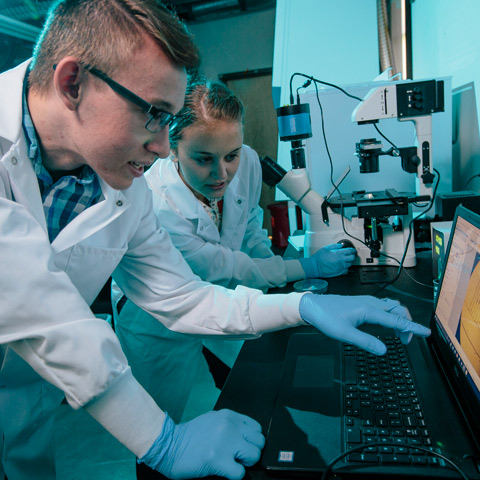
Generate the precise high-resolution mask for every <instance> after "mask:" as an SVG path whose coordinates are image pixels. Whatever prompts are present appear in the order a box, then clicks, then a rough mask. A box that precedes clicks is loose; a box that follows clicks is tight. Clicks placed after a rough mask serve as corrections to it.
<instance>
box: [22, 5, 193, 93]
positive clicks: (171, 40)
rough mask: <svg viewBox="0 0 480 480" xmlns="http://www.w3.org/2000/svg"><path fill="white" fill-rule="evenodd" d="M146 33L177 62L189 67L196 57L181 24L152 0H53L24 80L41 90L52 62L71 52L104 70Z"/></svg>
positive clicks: (119, 62) (121, 59)
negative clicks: (29, 70) (27, 77)
mask: <svg viewBox="0 0 480 480" xmlns="http://www.w3.org/2000/svg"><path fill="white" fill-rule="evenodd" d="M145 33H147V34H148V35H150V36H151V37H152V38H153V39H154V40H155V41H156V43H157V44H158V45H159V46H160V47H161V48H162V49H163V51H164V52H165V54H166V55H167V56H168V57H169V58H170V59H171V60H172V62H174V63H175V64H176V65H177V66H180V67H184V68H185V69H186V71H187V72H194V71H196V69H197V68H198V66H199V63H200V56H199V53H198V49H197V47H196V45H195V44H194V42H193V38H192V36H191V35H190V34H189V33H188V31H187V29H186V27H185V25H184V24H183V23H182V22H181V21H180V19H179V18H178V17H177V16H176V15H175V14H174V13H173V12H172V11H170V10H168V9H167V8H166V7H165V6H164V5H163V4H162V3H161V2H159V1H157V0H57V1H56V2H54V4H53V5H52V7H51V8H50V10H49V14H48V16H47V19H46V21H45V25H44V27H43V30H42V33H41V34H40V37H39V39H38V41H37V44H36V46H35V49H34V54H33V62H32V64H31V72H30V75H29V85H30V87H31V88H32V89H36V90H37V91H44V90H46V88H47V87H48V86H49V85H50V82H51V79H52V71H53V65H54V64H56V63H58V62H59V61H60V60H61V59H62V58H64V57H66V56H69V55H72V56H74V57H76V58H77V59H78V60H79V61H80V62H81V63H83V64H85V65H87V64H88V65H92V66H95V67H97V68H99V69H101V70H102V71H104V72H105V73H107V74H108V75H111V74H112V73H114V72H115V70H116V69H117V68H119V67H121V66H122V64H123V63H124V62H125V60H127V59H128V56H129V55H130V54H131V53H132V52H133V51H134V50H135V49H136V48H137V47H138V46H139V45H141V43H142V36H143V35H144V34H145Z"/></svg>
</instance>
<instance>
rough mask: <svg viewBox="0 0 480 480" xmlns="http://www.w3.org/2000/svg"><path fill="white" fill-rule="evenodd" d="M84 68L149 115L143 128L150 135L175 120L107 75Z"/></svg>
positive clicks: (170, 114)
mask: <svg viewBox="0 0 480 480" xmlns="http://www.w3.org/2000/svg"><path fill="white" fill-rule="evenodd" d="M85 68H86V69H87V71H89V72H90V73H91V74H92V75H95V76H96V77H98V78H99V79H100V80H103V81H104V82H105V83H106V84H107V85H108V86H109V87H110V88H111V89H112V90H113V91H115V92H116V93H118V94H119V95H121V96H122V97H124V98H126V99H127V100H130V101H131V102H132V103H134V104H135V105H137V106H139V107H140V108H141V109H142V110H143V111H144V112H145V113H147V114H148V115H150V118H149V119H148V120H147V123H146V124H145V128H146V129H147V130H148V131H149V132H150V133H158V132H160V130H161V129H162V128H163V127H166V126H167V125H171V123H172V122H173V121H174V120H175V115H173V113H169V112H165V111H164V110H160V109H159V108H157V107H155V106H154V105H152V104H151V103H149V102H147V101H146V100H144V99H143V98H141V97H139V96H138V95H136V94H135V93H133V92H132V91H130V90H129V89H128V88H125V87H124V86H123V85H120V84H119V83H117V82H116V81H115V80H112V79H111V78H110V77H109V76H108V75H106V74H105V73H103V72H101V71H100V70H97V69H96V68H95V67H90V66H89V65H86V66H85Z"/></svg>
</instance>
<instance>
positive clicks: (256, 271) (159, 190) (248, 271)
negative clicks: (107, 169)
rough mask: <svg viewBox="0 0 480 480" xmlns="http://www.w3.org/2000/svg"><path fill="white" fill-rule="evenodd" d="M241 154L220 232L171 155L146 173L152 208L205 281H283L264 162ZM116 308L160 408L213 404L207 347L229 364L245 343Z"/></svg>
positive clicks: (128, 350)
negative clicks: (268, 223)
mask: <svg viewBox="0 0 480 480" xmlns="http://www.w3.org/2000/svg"><path fill="white" fill-rule="evenodd" d="M240 155H241V156H240V163H239V169H238V171H237V174H236V175H235V177H234V178H233V180H232V182H231V184H230V185H229V186H228V188H227V190H226V192H225V196H224V205H223V221H222V229H221V232H219V231H218V228H217V226H216V225H215V224H214V222H213V221H212V219H211V218H210V217H209V216H208V214H207V213H206V211H205V209H204V208H203V207H202V205H201V204H200V202H199V201H198V199H197V198H196V197H195V196H194V195H193V193H192V192H191V190H190V189H189V188H188V187H187V186H186V185H185V183H184V182H183V181H182V179H181V178H180V176H179V175H178V172H177V169H176V165H175V164H174V163H173V162H172V161H171V160H170V159H168V158H167V159H159V160H157V161H156V162H155V164H154V165H153V166H152V167H151V168H150V169H149V170H148V172H147V173H146V175H145V178H146V179H147V183H148V185H149V187H150V188H151V190H152V192H153V203H154V210H155V214H156V216H157V219H158V221H159V222H160V223H161V224H162V226H163V227H165V229H166V230H167V231H168V232H169V234H170V236H171V238H172V241H173V243H174V244H175V246H176V247H177V248H178V249H179V250H180V251H181V252H182V255H183V256H184V258H185V259H186V260H187V262H188V263H189V265H190V267H191V268H192V270H193V271H194V273H196V274H197V275H199V276H200V277H201V278H202V279H204V280H206V281H208V282H212V283H216V284H219V285H223V286H226V287H228V288H235V287H236V286H237V285H242V284H243V285H244V284H247V285H249V286H253V287H257V288H262V289H267V288H268V287H273V286H277V285H278V286H283V285H284V284H285V282H286V268H285V262H284V260H283V259H282V258H281V257H279V256H274V254H273V253H272V251H271V250H270V245H271V242H270V240H269V238H268V236H267V231H266V230H263V228H262V222H263V210H262V209H261V208H260V207H259V205H258V202H259V200H260V194H261V187H262V174H261V168H260V161H259V158H258V155H257V153H256V152H255V151H254V150H253V149H251V148H250V147H248V146H243V148H242V150H241V154H240ZM113 291H114V295H113V297H114V298H119V295H118V290H117V288H116V286H115V285H113ZM114 312H115V313H114V321H115V328H116V332H117V335H118V338H119V339H120V342H121V344H122V348H123V350H124V352H125V354H126V356H127V358H128V360H129V363H130V365H131V367H132V371H133V373H134V375H135V377H136V378H137V379H138V380H139V382H140V383H141V384H142V386H143V387H144V388H145V389H146V390H147V391H148V392H149V393H150V395H152V396H153V398H154V399H155V401H156V402H157V404H158V405H160V406H161V407H162V409H163V410H165V411H167V412H168V413H169V415H170V416H171V417H172V418H173V419H174V420H175V421H186V420H189V419H190V418H192V417H193V416H196V415H198V414H200V413H203V412H205V411H208V410H211V409H212V408H213V406H214V404H215V402H216V400H217V398H218V395H219V393H220V391H219V390H218V389H217V388H216V387H215V383H214V380H213V378H212V376H211V375H210V373H209V371H208V366H207V364H206V361H205V359H204V357H203V354H202V347H203V346H206V347H207V348H208V349H209V350H211V351H212V352H213V353H215V354H216V355H217V356H218V357H219V358H220V359H221V360H222V361H223V362H224V363H225V364H227V365H228V366H229V367H231V366H232V365H233V363H234V361H235V359H236V357H237V355H238V352H239V351H240V348H241V346H242V342H241V341H231V340H229V341H225V340H208V339H202V338H200V337H194V336H191V335H190V336H188V335H182V334H178V333H175V332H172V331H169V330H168V329H166V328H165V327H163V326H162V325H161V324H159V323H158V322H152V320H151V319H149V318H148V316H149V315H148V314H147V313H146V312H144V311H143V310H142V309H140V308H139V307H137V306H135V304H133V303H132V302H131V301H128V302H127V303H126V304H125V306H124V307H123V309H122V310H121V312H120V314H117V312H116V309H114ZM146 325H148V329H147V328H146ZM187 402H188V407H187Z"/></svg>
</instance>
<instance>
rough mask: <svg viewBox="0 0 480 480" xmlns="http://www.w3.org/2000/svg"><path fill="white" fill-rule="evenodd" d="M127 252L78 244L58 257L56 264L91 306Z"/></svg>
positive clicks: (125, 249)
mask: <svg viewBox="0 0 480 480" xmlns="http://www.w3.org/2000/svg"><path fill="white" fill-rule="evenodd" d="M126 251H127V247H126V246H125V247H124V248H105V247H96V246H92V245H85V244H77V245H74V246H73V247H72V248H71V249H69V250H67V251H64V252H61V253H59V254H57V255H56V257H55V263H56V264H57V266H58V267H59V268H62V269H63V270H65V272H66V273H67V275H68V276H69V277H70V279H71V280H72V282H73V283H74V284H75V286H76V287H77V289H78V290H79V292H80V294H81V295H82V296H83V298H84V299H85V301H86V302H87V303H88V304H89V305H91V304H92V302H93V301H94V300H95V298H96V297H97V295H98V293H99V292H100V290H101V289H102V287H103V286H104V285H105V283H106V282H107V280H108V279H109V277H110V275H111V274H112V272H113V271H114V270H115V268H116V267H117V265H118V264H119V263H120V261H121V260H122V258H123V255H124V254H125V252H126Z"/></svg>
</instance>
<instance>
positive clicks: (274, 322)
mask: <svg viewBox="0 0 480 480" xmlns="http://www.w3.org/2000/svg"><path fill="white" fill-rule="evenodd" d="M26 68H27V62H26V63H24V64H22V65H20V66H19V67H17V68H16V69H13V70H10V71H8V72H5V73H3V74H1V75H0V105H2V108H1V110H0V230H1V231H0V265H1V275H0V312H1V313H0V345H1V347H0V355H1V358H0V364H1V370H0V405H1V409H0V415H1V417H0V428H1V429H2V432H1V433H0V442H2V441H3V445H0V447H1V448H2V451H3V458H4V459H6V460H4V468H5V470H6V472H7V475H8V476H10V477H11V478H15V480H17V479H22V480H23V478H31V472H32V471H35V472H43V470H41V468H43V466H42V463H43V464H45V465H47V464H49V459H50V456H48V458H46V456H45V457H44V456H43V455H39V457H41V458H35V459H34V460H32V461H31V462H29V461H27V460H26V459H30V458H32V452H33V453H34V452H35V449H38V451H42V445H43V444H47V443H48V442H47V438H45V437H46V436H42V434H41V431H40V429H39V428H37V427H38V426H39V425H42V422H43V421H44V420H43V419H44V418H47V419H49V418H50V416H51V413H52V411H53V410H54V408H55V406H56V405H57V404H58V402H59V400H60V399H61V397H62V393H61V392H62V391H63V392H64V394H65V395H66V398H67V400H68V402H69V403H70V405H72V406H73V407H74V408H79V407H83V406H85V408H86V409H87V411H89V413H91V414H92V415H93V416H94V417H95V418H96V419H97V420H99V421H100V423H102V424H103V425H104V426H105V427H106V428H107V429H108V430H109V431H110V432H111V433H112V434H113V435H115V436H116V437H117V438H118V439H119V440H120V441H121V442H122V443H124V444H125V445H126V446H127V447H128V448H130V450H132V451H133V452H134V453H135V454H136V455H137V456H142V455H143V454H144V453H145V452H146V450H147V449H148V448H149V446H150V445H151V444H152V442H153V440H154V439H155V438H156V436H157V435H158V433H159V431H160V429H161V427H162V424H163V418H164V416H163V412H161V410H160V409H158V407H157V406H156V405H154V404H153V401H152V400H151V398H150V397H149V396H148V395H146V394H145V392H144V390H143V389H142V388H141V387H140V385H139V384H138V383H137V382H136V381H135V380H134V378H133V377H132V375H131V372H130V369H129V367H128V365H127V360H126V358H125V356H124V354H123V352H122V350H121V348H120V344H119V342H118V340H117V338H116V336H115V335H114V333H113V331H112V330H111V328H110V326H109V325H108V324H107V323H106V322H105V321H103V320H100V319H97V318H95V316H94V315H93V314H92V312H91V310H90V308H89V305H90V304H91V303H92V302H93V300H94V299H95V297H96V296H97V294H98V293H99V291H100V289H101V288H102V286H103V285H104V284H105V282H106V281H107V279H108V278H109V276H110V275H111V274H112V272H114V273H113V275H114V278H115V279H116V281H117V283H118V284H119V285H120V287H121V288H122V289H123V290H124V291H125V292H126V293H127V295H128V296H129V298H131V299H132V300H134V301H135V302H136V303H137V304H139V305H141V306H142V307H143V308H145V309H146V310H148V311H150V312H151V313H152V314H153V315H155V317H156V318H157V320H160V321H161V322H164V323H165V324H166V325H167V326H168V327H170V328H173V329H175V330H177V331H181V332H182V331H183V332H189V333H202V334H209V335H221V334H226V333H231V334H234V335H239V336H242V337H245V338H249V337H254V336H256V335H259V334H261V333H263V332H266V331H270V330H274V329H278V328H281V327H287V326H293V325H298V324H299V323H302V321H301V319H300V317H299V312H298V304H299V300H300V295H282V296H278V298H276V299H274V298H272V297H270V298H268V296H263V295H261V292H259V291H254V290H249V289H245V288H239V289H237V290H235V291H231V290H226V289H222V288H221V287H215V286H212V285H210V284H207V283H204V282H201V281H199V279H198V277H195V276H194V275H193V273H192V272H191V270H190V268H189V267H188V264H187V263H186V262H185V261H184V259H183V257H182V256H181V254H180V253H179V252H178V250H176V249H175V248H174V247H173V245H172V243H171V241H170V238H169V235H168V234H167V233H166V231H165V230H163V229H161V228H158V226H157V224H156V220H155V215H154V213H153V208H152V201H151V193H150V191H149V190H148V188H147V186H146V183H145V180H144V179H138V180H136V181H134V182H133V184H132V186H131V187H130V188H129V189H128V190H124V191H116V190H113V189H111V188H110V187H108V185H106V184H105V183H104V182H101V187H102V192H103V198H102V199H101V201H100V202H99V203H98V204H96V205H94V206H92V207H90V208H88V209H87V210H85V211H84V212H82V213H81V214H80V215H78V216H77V217H76V218H75V219H74V220H73V221H72V222H71V223H70V224H69V225H67V226H66V227H65V228H64V229H63V230H62V231H61V232H60V234H59V235H58V236H57V238H56V239H55V241H54V242H53V243H52V244H50V242H49V240H48V234H47V228H46V222H45V216H44V212H43V207H42V200H41V196H40V192H39V188H38V182H37V178H36V175H35V172H34V170H33V168H32V165H31V162H30V160H29V159H28V157H27V151H26V142H25V138H24V134H23V130H22V125H21V123H22V83H23V78H24V75H25V71H26ZM267 312H268V313H267ZM35 372H36V373H35ZM39 375H40V376H41V377H42V378H43V379H45V380H47V381H48V382H49V383H50V384H51V385H53V386H54V387H56V388H54V387H51V386H50V385H46V384H45V382H43V381H41V378H40V376H39ZM35 385H40V386H39V387H38V389H37V390H32V389H33V388H34V387H35ZM35 388H36V387H35ZM42 391H43V392H45V397H44V401H43V402H42V408H43V409H44V411H43V412H42V411H40V408H39V405H38V402H39V401H38V395H40V392H42ZM32 392H36V393H35V394H34V395H35V397H34V398H32ZM89 402H90V403H89ZM5 406H6V407H5ZM47 423H48V422H47ZM46 426H47V425H46ZM34 432H36V433H37V434H38V438H35V437H31V435H32V434H33V433H34ZM140 432H141V433H140ZM47 436H48V435H47ZM27 438H28V439H29V441H26V439H27ZM30 438H33V439H34V441H32V442H31V441H30ZM44 450H45V449H44ZM42 460H45V461H44V462H42ZM50 463H51V462H50ZM22 467H23V470H24V471H23V473H24V474H25V476H22ZM25 469H27V471H29V472H30V476H29V477H28V476H27V475H28V473H26V472H25ZM47 470H48V465H47V466H45V472H47ZM9 471H10V472H11V473H9ZM0 473H1V472H0ZM50 473H51V470H49V473H48V474H47V473H45V475H43V476H42V478H45V479H47V478H53V477H51V476H50ZM39 475H40V474H39Z"/></svg>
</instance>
